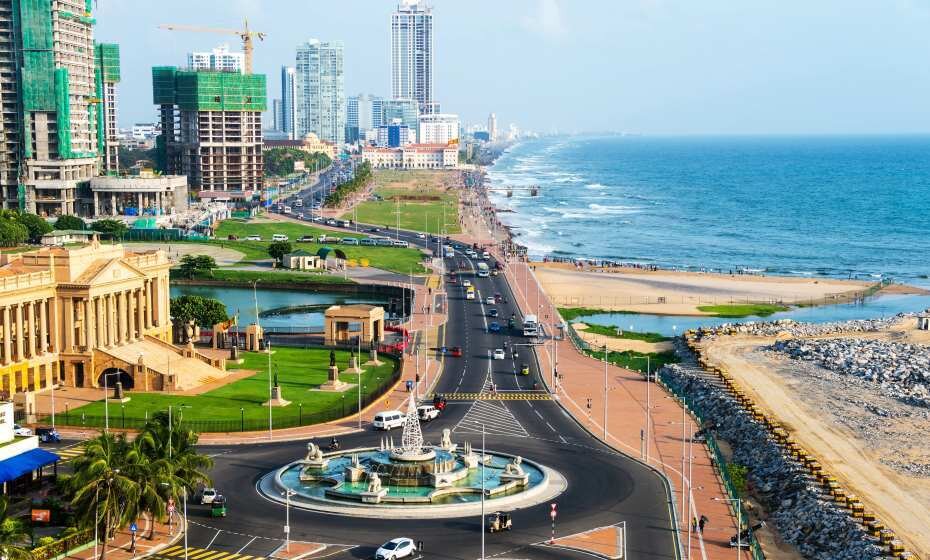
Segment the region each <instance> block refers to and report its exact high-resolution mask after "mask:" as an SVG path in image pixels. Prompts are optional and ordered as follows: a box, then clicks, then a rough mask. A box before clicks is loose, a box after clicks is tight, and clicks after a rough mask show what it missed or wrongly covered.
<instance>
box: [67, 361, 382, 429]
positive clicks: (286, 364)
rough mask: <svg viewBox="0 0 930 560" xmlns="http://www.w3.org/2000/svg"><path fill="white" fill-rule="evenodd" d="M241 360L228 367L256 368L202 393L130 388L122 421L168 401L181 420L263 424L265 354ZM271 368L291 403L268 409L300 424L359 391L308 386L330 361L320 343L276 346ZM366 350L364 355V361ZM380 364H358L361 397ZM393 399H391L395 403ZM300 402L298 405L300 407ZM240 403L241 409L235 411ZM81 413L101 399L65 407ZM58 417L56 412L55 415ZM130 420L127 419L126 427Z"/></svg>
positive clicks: (98, 407) (116, 417) (97, 407)
mask: <svg viewBox="0 0 930 560" xmlns="http://www.w3.org/2000/svg"><path fill="white" fill-rule="evenodd" d="M241 355H242V357H243V363H242V364H241V365H239V364H231V365H230V367H229V369H234V368H244V369H251V370H256V371H257V373H256V374H255V375H252V376H250V377H247V378H245V379H240V380H239V381H235V382H233V383H230V384H228V385H224V386H223V387H219V388H217V389H214V390H212V391H208V392H206V393H203V394H201V395H194V396H175V395H167V394H162V393H134V392H131V391H130V392H129V396H130V397H131V400H130V401H129V402H127V403H125V404H124V405H122V407H125V415H126V418H127V421H128V420H129V419H130V418H137V419H138V418H145V417H146V413H147V414H148V415H149V416H151V415H152V413H154V412H157V411H159V410H167V408H168V405H169V404H170V405H174V406H178V405H180V404H184V405H186V406H189V407H190V408H184V409H183V414H184V419H185V420H187V421H191V422H196V421H217V422H222V421H227V422H229V423H231V424H232V425H233V426H234V428H233V429H238V424H239V422H240V414H242V417H243V418H244V420H245V423H246V425H247V426H248V424H249V423H252V424H255V423H266V422H267V419H268V407H266V406H262V403H264V402H266V401H267V400H268V373H267V372H268V355H267V354H264V353H258V352H243V353H242V354H241ZM271 359H272V367H273V371H274V372H276V373H277V374H278V383H279V384H280V386H281V393H282V396H283V398H284V399H286V400H289V401H291V403H292V404H291V405H289V406H287V407H280V408H274V409H272V411H273V415H274V418H275V419H276V420H277V419H280V420H282V421H285V420H287V419H291V420H293V419H295V418H296V417H297V416H298V415H301V416H302V417H303V419H304V423H309V421H308V417H311V415H313V414H314V413H334V412H335V413H338V414H337V416H342V410H343V408H342V407H343V395H344V396H345V401H346V402H345V407H346V408H345V411H346V413H349V412H350V411H351V409H352V407H353V406H354V403H356V402H357V399H358V393H357V392H356V390H355V389H354V388H353V389H351V390H349V391H346V392H343V393H330V392H323V391H311V390H310V389H313V388H315V387H317V386H318V385H320V384H321V383H323V382H325V381H326V376H327V373H326V371H327V368H328V366H329V350H328V349H322V348H312V349H304V348H285V347H277V348H275V349H274V353H273V354H272V358H271ZM364 360H365V355H364V354H363V360H362V361H364ZM348 361H349V352H346V351H342V350H337V351H336V364H337V365H338V366H339V368H340V369H346V368H347V364H348ZM381 361H383V362H384V364H383V365H381V366H377V367H373V366H362V369H364V370H365V372H364V373H363V374H362V387H363V388H362V396H363V397H365V396H366V395H370V394H371V393H373V392H375V391H376V389H377V388H378V387H379V386H381V385H383V384H385V383H387V382H389V381H390V377H391V373H392V371H393V369H394V364H395V362H394V360H392V359H390V358H388V357H386V356H385V357H381ZM339 378H340V379H341V380H343V381H345V382H348V383H353V384H355V383H357V381H358V376H357V375H356V374H351V373H346V374H341V375H340V376H339ZM397 404H398V403H390V405H397ZM300 405H303V406H302V407H301V406H300ZM122 407H121V405H120V404H118V403H113V402H111V403H110V425H111V426H120V422H121V418H122V414H123V412H124V411H123V409H122ZM240 408H241V409H242V411H241V412H240ZM81 413H85V414H86V415H88V416H96V417H102V416H103V415H104V406H103V402H102V401H98V402H95V403H91V404H88V405H85V406H82V407H80V408H77V409H74V410H71V411H70V414H69V418H70V420H71V421H72V422H74V421H75V419H76V418H79V417H80V414H81ZM59 417H61V416H59ZM128 425H129V422H127V426H128Z"/></svg>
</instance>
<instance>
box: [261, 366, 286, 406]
mask: <svg viewBox="0 0 930 560" xmlns="http://www.w3.org/2000/svg"><path fill="white" fill-rule="evenodd" d="M289 404H291V401H286V400H284V397H283V396H282V395H281V386H280V385H278V372H277V371H276V372H275V373H274V381H273V383H272V385H271V399H270V400H267V401H265V404H264V406H269V405H271V406H287V405H289Z"/></svg>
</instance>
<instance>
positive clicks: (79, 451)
mask: <svg viewBox="0 0 930 560" xmlns="http://www.w3.org/2000/svg"><path fill="white" fill-rule="evenodd" d="M52 452H53V453H55V455H58V456H59V457H61V461H62V462H63V463H67V462H68V461H72V460H74V458H75V457H80V456H81V455H83V454H84V442H81V443H75V444H74V445H69V446H68V447H62V448H61V449H54V450H52Z"/></svg>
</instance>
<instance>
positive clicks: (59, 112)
mask: <svg viewBox="0 0 930 560" xmlns="http://www.w3.org/2000/svg"><path fill="white" fill-rule="evenodd" d="M55 118H56V120H57V124H58V155H59V157H61V158H62V159H71V158H73V157H75V155H74V152H73V151H72V150H71V100H70V99H68V69H67V68H56V69H55Z"/></svg>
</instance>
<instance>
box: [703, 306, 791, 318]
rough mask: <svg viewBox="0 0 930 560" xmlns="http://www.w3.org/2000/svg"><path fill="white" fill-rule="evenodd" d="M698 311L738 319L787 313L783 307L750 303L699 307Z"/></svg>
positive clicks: (786, 309) (786, 308)
mask: <svg viewBox="0 0 930 560" xmlns="http://www.w3.org/2000/svg"><path fill="white" fill-rule="evenodd" d="M698 310H699V311H703V312H705V313H713V314H714V315H715V316H717V317H727V318H739V317H749V316H758V317H768V316H769V315H771V314H773V313H778V312H779V311H788V307H785V306H784V305H773V304H769V303H750V304H734V305H699V306H698Z"/></svg>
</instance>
